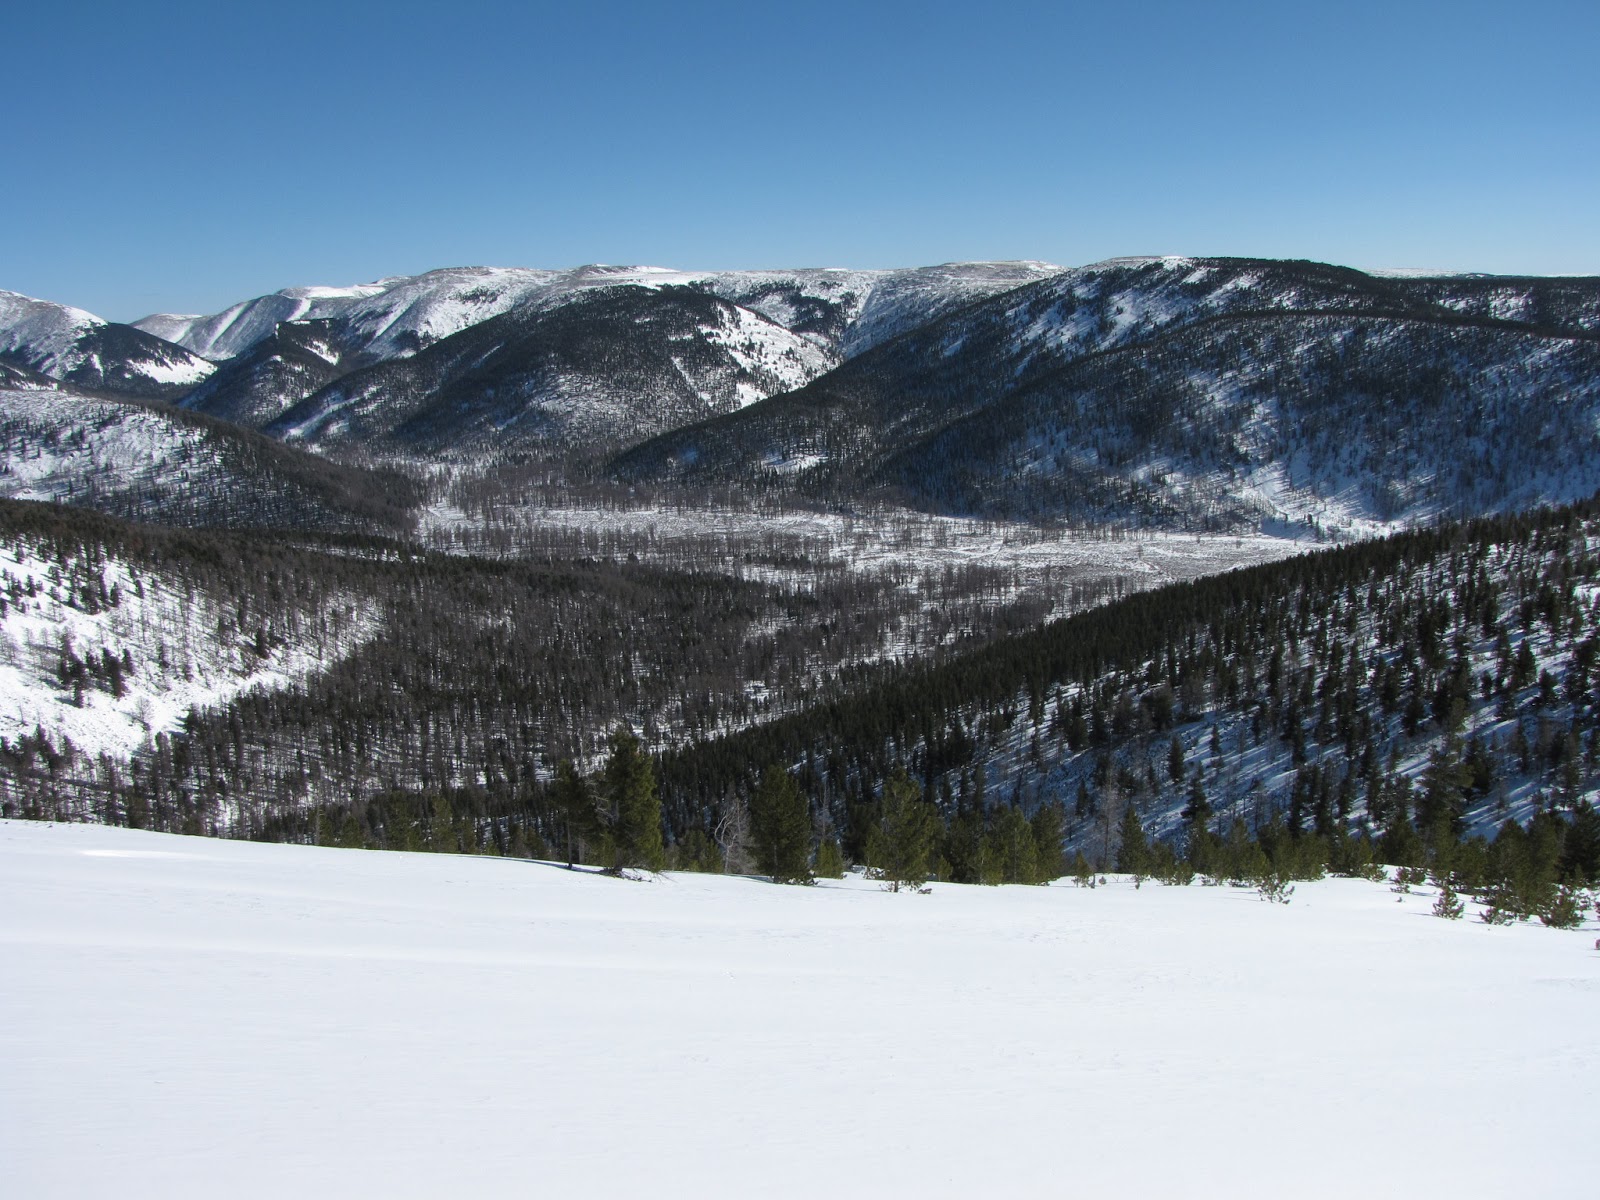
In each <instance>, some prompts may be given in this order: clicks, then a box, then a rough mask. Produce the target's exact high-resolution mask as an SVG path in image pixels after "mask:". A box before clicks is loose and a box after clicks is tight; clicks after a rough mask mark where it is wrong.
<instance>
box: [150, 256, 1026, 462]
mask: <svg viewBox="0 0 1600 1200" xmlns="http://www.w3.org/2000/svg"><path fill="white" fill-rule="evenodd" d="M1054 270H1056V268H1053V267H1049V266H1047V265H1045V264H1039V263H955V264H947V265H946V266H943V267H930V268H919V269H914V270H903V271H847V270H800V271H727V272H712V273H704V272H702V273H694V272H684V271H671V270H666V269H662V268H655V267H604V266H588V267H580V268H577V269H575V270H571V271H533V270H514V269H499V268H455V269H449V270H441V271H432V272H429V273H427V274H425V275H419V276H415V277H410V278H400V279H390V280H381V281H379V282H377V283H373V284H365V285H361V286H358V287H351V288H290V289H286V290H284V291H282V292H278V293H274V294H273V295H270V296H263V297H260V298H258V299H256V300H251V301H247V302H245V303H242V304H238V305H234V306H233V307H232V308H230V309H228V310H226V311H225V312H222V313H219V314H216V315H215V316H210V317H180V316H172V315H156V316H152V317H147V318H144V319H143V320H142V321H139V322H137V324H138V326H139V327H140V328H141V329H144V330H148V331H150V332H152V333H156V334H159V335H161V336H162V337H167V338H170V339H172V340H173V341H176V342H179V343H181V344H182V345H184V346H187V347H189V348H190V349H192V350H194V351H195V352H196V353H200V354H204V355H207V356H208V357H210V358H213V359H216V360H217V361H219V362H221V363H223V364H224V365H223V367H222V369H221V370H220V371H219V372H218V374H217V375H216V377H215V378H213V379H210V380H208V381H207V382H206V383H205V384H203V385H202V386H200V387H198V388H196V389H195V390H194V391H193V392H192V393H191V394H190V395H189V396H188V397H186V398H185V400H184V403H185V404H186V405H187V406H189V407H192V408H195V409H198V410H200V411H203V412H208V413H211V414H213V415H216V416H224V417H228V418H229V419H233V420H239V421H243V422H244V423H246V424H251V425H254V426H257V427H260V426H264V425H266V424H269V423H271V422H272V421H274V420H276V419H277V418H278V417H280V416H281V415H283V414H284V413H285V412H286V411H287V410H289V409H290V408H292V407H294V406H295V405H296V404H298V403H299V402H301V401H303V400H306V399H308V398H309V397H311V396H312V395H313V394H314V393H316V392H318V391H319V390H321V389H322V388H325V387H327V386H328V385H330V384H332V383H334V382H335V381H337V380H339V379H341V378H342V377H343V376H346V375H349V374H350V373H352V372H355V371H359V370H362V369H364V368H369V367H373V366H378V365H382V364H397V363H399V362H401V361H402V360H405V359H407V358H409V357H411V356H412V355H415V354H417V353H419V352H421V351H423V350H426V349H428V348H429V347H431V346H434V345H437V344H438V343H440V342H442V341H445V340H447V339H449V338H451V337H452V336H454V335H458V334H462V333H464V332H466V331H468V330H472V329H474V328H477V327H478V326H480V325H482V324H483V323H485V322H488V321H492V320H494V319H495V318H497V317H500V316H505V315H508V314H510V313H512V312H517V313H520V314H522V321H523V323H531V322H534V321H537V320H538V319H540V317H541V316H550V315H551V314H553V313H554V311H555V310H557V309H560V308H562V307H564V306H566V305H568V304H579V305H580V307H581V308H582V309H583V310H584V311H585V312H592V311H594V307H595V305H596V304H597V303H602V304H603V302H596V301H595V300H594V295H595V294H596V293H603V292H609V291H612V290H614V289H635V290H637V289H644V290H647V291H652V292H657V291H661V290H662V289H682V288H691V289H693V290H694V291H696V292H699V293H703V294H705V295H708V296H714V297H717V298H719V299H720V300H722V301H725V302H728V303H730V304H733V305H737V306H738V309H739V311H738V312H737V313H726V312H725V313H723V314H722V315H721V316H720V317H718V318H717V319H716V320H714V321H711V322H710V323H709V324H707V325H706V327H705V329H704V331H703V335H702V334H685V333H684V332H683V331H682V330H680V331H678V332H676V333H674V334H673V335H672V336H673V337H674V338H675V339H677V340H681V339H682V338H683V337H684V336H690V337H696V336H703V337H704V338H705V340H707V341H709V342H711V343H712V344H713V345H714V346H717V347H720V348H721V349H723V350H725V351H728V352H730V353H731V354H732V356H733V358H734V360H735V361H734V362H732V363H729V364H724V367H723V368H722V369H721V370H720V372H718V371H714V373H724V374H725V373H726V372H727V371H728V370H732V371H733V372H734V373H735V374H736V375H737V378H736V379H735V381H734V386H733V389H732V393H731V394H732V395H734V396H736V397H737V398H738V400H739V402H741V403H745V402H748V401H749V400H751V399H759V398H762V397H765V396H767V395H771V394H773V393H774V392H778V391H784V390H789V389H792V388H794V387H798V386H801V385H802V384H804V383H806V382H809V381H810V380H811V379H813V378H815V377H816V376H817V375H820V374H822V373H823V372H824V371H826V370H828V369H829V368H831V367H833V366H835V365H837V363H838V362H840V361H842V359H843V358H845V357H847V356H848V355H850V354H854V353H858V352H859V351H860V350H861V349H864V348H865V347H867V346H869V345H871V344H874V343H875V342H876V341H878V340H882V339H883V338H885V337H889V336H892V335H894V334H896V333H899V332H901V331H903V330H905V329H908V328H911V327H914V326H915V325H918V324H921V323H923V322H925V321H927V320H929V319H931V318H933V317H934V316H936V315H939V314H941V313H943V312H946V311H948V310H950V309H952V308H954V307H958V306H960V305H961V304H965V303H968V302H970V301H971V300H973V299H974V298H977V297H980V296H985V295H989V294H992V293H994V292H996V291H1001V290H1006V289H1009V288H1012V287H1015V286H1018V285H1019V284H1021V283H1024V282H1028V281H1031V280H1035V279H1038V278H1041V277H1043V276H1045V275H1048V274H1049V273H1051V272H1053V271H1054ZM573 319H576V318H569V319H568V321H569V322H570V321H571V320H573ZM641 320H643V318H642V316H641ZM646 324H647V323H646ZM608 329H609V333H606V332H603V331H602V330H600V329H598V328H597V329H596V330H592V331H590V333H589V335H588V336H589V338H590V340H591V341H592V340H593V339H594V338H596V337H600V336H611V337H613V338H615V339H616V344H615V345H614V346H613V347H611V348H609V349H606V350H602V349H601V348H599V347H596V348H595V349H594V350H592V351H591V352H590V353H589V355H588V356H587V357H589V358H590V359H593V358H595V357H597V356H601V355H613V356H616V355H620V356H624V357H626V356H629V355H630V354H632V353H633V346H634V343H635V342H637V341H638V340H640V339H648V338H649V337H650V336H651V334H650V331H649V330H648V329H647V328H645V327H644V325H641V327H640V328H638V329H628V328H624V327H622V326H620V325H617V324H616V323H615V322H612V324H611V325H610V326H609V327H608ZM780 331H781V333H780ZM782 334H787V335H788V336H787V337H785V336H782ZM473 344H477V343H473ZM741 350H743V352H744V355H743V360H741V353H740V352H741ZM690 356H691V358H693V359H695V360H697V365H696V366H694V367H691V369H690V373H691V375H693V374H694V373H695V371H702V372H703V371H705V370H707V369H710V368H708V366H707V365H706V364H705V363H704V362H701V361H698V360H702V359H703V358H704V354H703V348H697V349H695V350H694V351H692V352H691V355H690ZM446 357H449V356H448V355H447V356H446ZM510 358H511V356H510V355H507V354H504V353H502V354H501V355H499V356H498V358H497V363H498V365H499V366H500V367H501V368H504V369H506V370H515V369H516V365H515V364H514V363H513V362H511V361H510ZM458 361H459V360H458ZM521 370H522V373H523V374H524V375H526V376H528V377H529V378H530V379H531V378H533V377H535V376H538V377H539V380H540V382H539V383H538V385H537V386H538V387H539V388H540V389H541V390H542V391H543V392H544V393H546V394H547V396H550V397H555V399H554V400H553V401H552V402H553V403H554V404H555V405H556V406H557V407H558V408H559V407H561V406H562V405H563V404H565V403H566V402H567V400H566V399H565V398H568V397H571V396H572V395H574V394H582V393H607V395H606V396H604V397H597V399H598V402H599V403H600V404H602V405H604V404H612V405H614V404H616V403H618V402H619V399H618V397H617V395H615V393H616V392H617V391H618V390H619V388H618V387H609V388H608V387H607V386H606V381H604V380H600V381H599V382H598V383H596V382H595V381H594V379H593V376H594V371H593V370H592V369H591V368H588V367H586V366H585V365H584V364H583V363H581V362H580V363H578V364H576V365H575V367H574V372H575V375H576V376H578V377H577V378H574V379H572V380H563V379H562V378H560V368H559V366H552V365H551V364H548V363H546V364H540V363H534V362H530V363H527V364H525V365H524V366H523V367H522V368H521ZM430 372H431V373H430ZM396 374H397V376H398V377H399V378H400V379H401V380H402V381H403V382H401V383H400V384H398V385H397V386H399V387H401V389H402V390H405V391H408V392H412V393H415V392H416V391H417V389H418V387H419V386H424V387H425V388H428V389H432V390H433V391H435V392H438V391H441V390H443V389H444V388H445V387H446V385H447V383H448V382H449V380H448V375H449V372H448V371H443V372H440V371H438V370H435V369H434V368H430V367H428V366H424V367H422V368H421V371H420V375H417V374H414V373H413V372H410V371H406V370H400V371H398V372H396ZM424 377H425V378H426V379H427V380H428V383H427V384H426V385H419V384H418V382H417V381H418V378H424ZM686 382H687V384H688V387H689V389H690V390H691V391H697V392H699V393H701V394H702V396H701V398H702V401H704V403H705V405H706V407H705V409H704V410H703V411H699V412H693V416H696V417H697V416H702V415H705V413H706V412H715V411H724V410H725V409H726V408H727V406H728V400H727V395H728V394H729V388H728V387H727V386H724V385H719V384H716V383H711V382H708V381H706V380H702V379H699V378H691V379H688V380H687V381H686ZM351 386H352V388H353V389H356V390H358V391H359V390H360V389H361V388H362V387H363V386H364V384H363V383H362V381H360V380H358V379H352V380H351ZM619 387H620V389H621V390H622V391H624V392H627V393H628V396H627V399H628V401H629V402H631V403H632V404H633V406H634V407H635V408H638V407H641V406H643V407H648V405H649V404H650V403H651V402H652V401H658V402H659V403H660V404H661V405H663V406H665V410H666V411H669V412H676V411H679V410H681V408H682V405H683V402H684V396H683V395H682V388H681V387H679V386H677V385H675V384H672V383H671V382H669V381H666V380H664V379H662V378H659V377H658V378H653V379H652V378H633V379H629V380H624V381H621V383H620V385H619ZM454 402H456V403H459V402H460V397H456V398H455V400H454ZM691 410H692V405H691ZM602 423H603V421H602ZM449 424H450V422H449V421H448V420H444V419H432V420H430V421H429V425H430V428H431V430H432V433H431V434H430V439H431V444H432V445H434V446H435V447H436V448H441V449H442V448H452V447H449V445H448V443H449V436H448V434H449ZM535 424H537V422H535ZM568 424H570V422H567V421H566V420H565V419H564V418H561V417H555V418H552V428H554V429H555V431H556V440H557V442H561V441H562V439H563V437H564V434H563V433H562V430H563V429H564V428H565V427H566V425H568ZM579 424H582V421H581V420H580V421H579ZM665 427H668V426H667V425H664V424H663V423H662V421H661V420H659V419H655V420H651V421H648V422H647V428H648V429H649V430H650V431H652V432H654V431H656V430H658V429H660V428H665ZM481 433H482V431H481V430H480V429H478V428H477V427H476V426H475V425H474V424H473V423H472V422H470V421H469V422H468V425H467V427H466V428H465V429H464V430H463V435H464V436H465V437H466V438H467V439H468V440H469V441H470V440H472V439H474V438H477V437H479V436H481ZM520 437H521V440H524V441H526V440H537V439H536V438H534V436H533V435H532V434H531V433H530V432H529V431H528V429H526V428H525V429H523V430H522V431H521V435H520ZM406 440H407V439H406V438H405V437H402V438H401V441H402V442H404V441H406ZM512 440H513V441H517V440H518V435H513V439H512Z"/></svg>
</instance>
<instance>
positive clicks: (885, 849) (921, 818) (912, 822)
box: [869, 769, 938, 892]
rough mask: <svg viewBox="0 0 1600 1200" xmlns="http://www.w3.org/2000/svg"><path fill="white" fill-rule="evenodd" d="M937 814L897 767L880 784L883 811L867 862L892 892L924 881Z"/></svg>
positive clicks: (916, 887) (917, 887)
mask: <svg viewBox="0 0 1600 1200" xmlns="http://www.w3.org/2000/svg"><path fill="white" fill-rule="evenodd" d="M937 829H938V816H937V814H936V813H935V811H934V807H933V805H931V804H929V803H928V802H927V801H926V800H924V799H923V798H922V795H921V792H920V790H919V789H918V788H917V785H916V784H915V783H913V782H912V781H911V777H910V776H909V775H907V774H906V773H905V771H904V770H903V769H897V770H896V771H895V773H894V774H893V775H891V776H890V777H889V779H888V780H887V781H886V782H885V783H884V785H883V813H882V816H881V817H880V819H879V822H878V827H877V829H875V830H874V831H873V834H872V838H871V842H870V847H869V862H870V864H871V866H872V867H873V869H874V870H875V871H876V872H877V874H878V877H879V878H880V879H882V880H884V882H885V883H886V884H887V885H888V888H889V890H890V891H891V892H898V891H900V890H901V889H902V888H905V889H908V890H910V891H920V890H921V889H922V885H923V884H924V883H926V882H927V880H928V874H929V871H930V869H931V862H930V859H931V858H932V856H933V846H934V835H935V833H936V832H937Z"/></svg>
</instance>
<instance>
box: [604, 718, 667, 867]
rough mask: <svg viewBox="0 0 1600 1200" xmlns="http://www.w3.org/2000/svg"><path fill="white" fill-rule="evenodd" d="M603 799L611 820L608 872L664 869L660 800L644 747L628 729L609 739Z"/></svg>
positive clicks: (664, 855) (664, 858)
mask: <svg viewBox="0 0 1600 1200" xmlns="http://www.w3.org/2000/svg"><path fill="white" fill-rule="evenodd" d="M604 779H605V799H606V807H607V809H608V814H609V816H610V818H611V847H610V850H611V855H610V863H609V864H608V866H609V868H610V869H611V870H612V871H614V872H620V871H622V870H624V869H625V868H627V867H643V868H644V869H645V870H647V871H659V870H661V869H662V868H663V867H664V866H665V865H666V850H665V849H664V847H663V846H662V843H661V800H660V798H659V797H658V796H657V795H656V777H655V771H654V769H653V768H652V767H651V765H650V759H649V758H648V757H646V755H645V753H644V747H643V744H642V743H641V742H640V741H639V739H638V738H637V737H635V736H634V735H633V733H632V732H630V731H629V730H627V729H619V730H617V731H616V732H615V733H614V734H612V735H611V757H610V758H609V759H607V760H606V767H605V774H604Z"/></svg>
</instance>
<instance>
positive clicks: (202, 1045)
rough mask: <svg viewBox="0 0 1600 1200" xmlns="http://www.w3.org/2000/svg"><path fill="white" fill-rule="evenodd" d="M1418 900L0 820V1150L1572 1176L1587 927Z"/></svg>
mask: <svg viewBox="0 0 1600 1200" xmlns="http://www.w3.org/2000/svg"><path fill="white" fill-rule="evenodd" d="M1396 899H1397V897H1396V896H1394V895H1392V894H1391V893H1390V892H1389V891H1388V890H1387V889H1385V888H1384V887H1383V886H1381V885H1378V884H1372V883H1367V882H1363V881H1352V880H1329V881H1325V882H1322V883H1318V884H1302V885H1300V887H1299V889H1298V891H1297V892H1296V894H1295V896H1294V898H1293V901H1292V903H1291V904H1290V905H1289V906H1288V907H1281V906H1275V905H1268V904H1265V903H1263V902H1261V901H1260V900H1259V899H1257V897H1256V895H1255V893H1253V892H1248V891H1243V890H1236V889H1232V888H1203V887H1190V888H1162V887H1158V886H1156V885H1154V884H1146V885H1145V886H1144V887H1143V888H1142V889H1139V890H1137V891H1136V890H1135V889H1134V888H1133V886H1132V885H1131V884H1130V883H1126V882H1121V881H1117V880H1113V881H1112V882H1111V883H1110V884H1109V885H1107V886H1103V887H1100V888H1096V889H1094V890H1088V889H1079V888H1075V887H1072V886H1070V885H1067V886H1063V885H1060V884H1057V885H1053V886H1050V887H1033V888H1026V887H1003V888H963V887H956V886H948V885H939V886H935V887H934V888H933V890H932V893H931V894H930V895H914V894H904V893H903V894H899V895H891V894H888V893H885V892H882V891H880V890H878V888H877V887H876V886H875V885H873V884H871V883H867V882H864V881H861V880H849V881H841V882H827V883H824V884H822V885H821V886H819V887H816V888H809V889H807V888H778V887H772V886H770V885H768V884H766V883H763V882H760V881H757V880H754V879H746V878H723V877H715V876H688V875H675V876H670V877H663V878H659V879H655V880H653V881H650V882H631V881H627V880H617V879H607V878H603V877H600V876H596V875H589V874H583V873H578V874H571V873H568V872H567V871H565V870H562V869H560V868H556V867H551V866H546V865H539V864H534V863H529V862H526V861H520V860H505V859H474V858H458V857H451V856H442V855H440V856H416V855H406V854H386V853H376V852H363V851H345V850H328V849H313V848H307V847H295V846H283V845H264V844H252V843H237V842H219V841H209V840H200V839H183V838H177V837H171V836H164V835H157V834H149V833H139V832H133V831H128V830H121V829H110V828H98V827H87V826H55V827H47V826H44V825H37V824H27V823H22V822H5V823H0V911H4V912H5V913H6V920H5V922H4V924H3V925H0V946H3V949H0V955H3V960H4V962H5V963H6V986H5V987H4V988H0V1114H3V1119H0V1161H3V1162H4V1163H5V1165H6V1190H7V1193H8V1194H10V1195H16V1196H25V1197H30V1198H34V1197H53V1196H89V1195H116V1196H119V1197H129V1198H132V1197H144V1196H150V1197H162V1198H163V1200H167V1198H171V1197H188V1196H197V1197H198V1196H205V1197H211V1196H217V1195H227V1196H233V1197H253V1196H275V1197H276V1196H285V1195H366V1196H374V1195H381V1196H397V1197H411V1196H419V1197H420V1196H444V1195H456V1196H475V1197H483V1196H519V1197H521V1196H529V1195H538V1196H565V1195H591V1194H601V1195H608V1196H622V1195H651V1196H697V1197H699V1196H708V1195H709V1196H735V1195H760V1196H806V1197H811V1196H818V1195H851V1196H863V1195H906V1196H930V1197H933V1196H1047V1195H1058V1194H1063V1193H1064V1191H1066V1190H1070V1191H1072V1192H1075V1193H1081V1194H1104V1195H1134V1196H1138V1195H1178V1194H1181V1195H1186V1196H1255V1195H1280V1194H1286V1195H1294V1196H1296V1197H1321V1196H1338V1197H1348V1196H1350V1195H1352V1194H1376V1195H1409V1194H1417V1195H1422V1194H1428V1195H1449V1196H1452V1197H1457V1198H1463V1197H1504V1196H1511V1195H1519V1196H1555V1195H1567V1194H1580V1193H1581V1192H1582V1190H1583V1183H1582V1181H1583V1180H1585V1179H1587V1178H1590V1177H1591V1176H1592V1170H1593V1164H1592V1154H1591V1147H1590V1144H1589V1143H1590V1139H1589V1138H1588V1136H1587V1134H1586V1129H1585V1125H1584V1114H1585V1113H1588V1112H1592V1111H1593V1110H1594V1106H1595V1104H1596V1102H1597V1101H1600V1036H1597V1034H1596V1031H1595V1025H1594V1020H1593V1017H1594V1012H1595V1005H1596V1001H1597V1000H1600V954H1597V953H1596V952H1595V951H1594V950H1593V949H1591V946H1592V943H1593V939H1594V929H1593V924H1594V923H1593V922H1592V921H1591V922H1590V928H1588V929H1586V930H1584V931H1583V932H1581V933H1563V932H1556V931H1552V930H1549V929H1544V928H1541V927H1530V926H1518V927H1511V928H1490V927H1488V926H1485V925H1483V924H1481V923H1479V922H1477V921H1474V920H1468V921H1463V922H1461V923H1458V924H1452V923H1449V922H1445V921H1441V920H1437V919H1435V918H1433V917H1432V916H1430V915H1428V908H1429V903H1430V898H1429V897H1428V896H1427V895H1426V894H1421V895H1418V894H1413V895H1410V896H1404V897H1399V898H1398V899H1399V901H1400V902H1399V903H1396ZM1069 1184H1070V1188H1069Z"/></svg>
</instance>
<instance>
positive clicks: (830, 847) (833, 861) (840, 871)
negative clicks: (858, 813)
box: [813, 837, 844, 879]
mask: <svg viewBox="0 0 1600 1200" xmlns="http://www.w3.org/2000/svg"><path fill="white" fill-rule="evenodd" d="M813 874H814V875H815V876H816V878H818V879H842V878H843V877H844V853H843V852H842V851H841V850H840V849H839V843H838V842H837V841H835V840H834V839H833V838H831V837H829V838H823V839H822V843H821V845H819V846H818V847H817V863H816V866H815V868H813Z"/></svg>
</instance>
